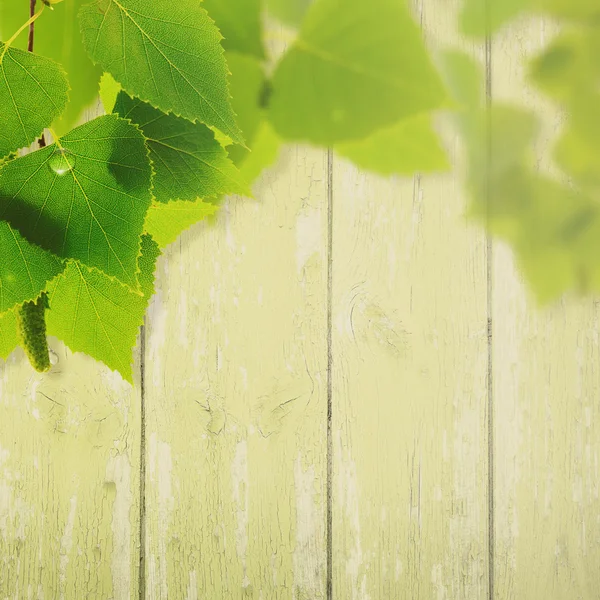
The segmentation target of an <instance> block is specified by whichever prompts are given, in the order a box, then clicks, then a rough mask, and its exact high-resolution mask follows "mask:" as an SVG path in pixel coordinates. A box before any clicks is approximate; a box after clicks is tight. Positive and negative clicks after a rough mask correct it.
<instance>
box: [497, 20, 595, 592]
mask: <svg viewBox="0 0 600 600" xmlns="http://www.w3.org/2000/svg"><path fill="white" fill-rule="evenodd" d="M555 33H556V27H554V26H553V25H552V24H551V23H550V22H546V21H543V20H540V19H523V20H522V21H521V22H519V23H516V24H515V25H513V26H512V27H511V28H510V30H506V31H504V32H502V34H501V35H499V36H498V37H497V39H495V42H494V44H493V51H492V56H491V61H492V82H491V83H492V94H493V96H494V98H495V99H499V100H500V99H501V100H508V101H512V102H515V103H518V104H520V105H522V106H525V107H527V108H532V109H533V110H534V111H535V113H536V114H537V115H538V116H540V117H541V118H542V119H543V131H542V135H541V136H540V139H539V142H538V147H537V150H536V154H537V156H538V158H539V162H540V168H542V169H544V168H550V165H549V164H548V151H549V150H550V149H551V147H552V143H553V142H554V141H555V140H556V139H557V135H558V133H559V130H560V125H561V118H560V115H558V114H557V113H556V111H555V110H554V109H553V107H552V106H551V105H549V104H548V103H544V102H543V101H542V99H541V98H540V97H538V96H537V95H536V94H534V93H533V92H532V91H531V90H529V89H527V88H526V87H525V86H524V85H523V81H524V74H523V64H524V62H523V59H524V58H526V57H531V56H533V55H534V54H535V53H536V52H537V51H539V50H540V48H541V47H542V46H544V45H545V44H546V43H547V42H548V41H549V40H550V38H551V37H552V36H553V35H554V34H555ZM492 281H493V289H492V298H493V307H492V318H493V335H492V344H493V347H492V355H493V378H494V379H493V404H494V428H495V435H494V457H495V458H494V463H495V481H494V489H495V510H494V520H495V527H494V537H495V545H494V551H495V577H494V579H495V587H496V590H495V598H498V599H502V598H527V599H528V600H542V599H543V600H562V599H566V598H569V599H585V600H587V599H592V598H597V597H598V594H599V592H598V581H599V580H600V568H599V566H598V565H600V498H599V487H598V468H599V466H598V460H599V455H600V420H599V418H598V417H599V407H600V405H599V403H598V399H599V395H600V360H599V359H600V356H599V346H598V340H599V334H600V322H599V317H600V311H599V309H598V304H597V302H595V301H594V300H592V299H587V300H577V299H574V298H565V299H564V300H563V301H561V302H558V303H555V304H554V305H552V306H548V307H544V308H538V307H537V306H536V303H535V301H534V300H533V299H532V298H531V296H530V294H529V292H528V290H527V288H526V287H525V286H524V285H523V282H522V281H521V279H520V277H519V274H518V271H517V269H516V267H515V263H514V259H513V256H512V253H511V251H510V250H509V249H508V248H507V247H506V246H505V245H503V244H494V249H493V270H492Z"/></svg>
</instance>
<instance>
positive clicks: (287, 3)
mask: <svg viewBox="0 0 600 600" xmlns="http://www.w3.org/2000/svg"><path fill="white" fill-rule="evenodd" d="M312 2H313V0H267V7H268V9H269V13H271V14H272V15H273V16H274V17H275V18H277V19H279V20H280V21H281V22H283V23H285V24H286V25H291V26H292V27H299V26H300V25H301V23H302V19H304V16H305V15H306V11H307V10H308V8H309V6H310V5H311V3H312Z"/></svg>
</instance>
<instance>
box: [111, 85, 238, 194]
mask: <svg viewBox="0 0 600 600" xmlns="http://www.w3.org/2000/svg"><path fill="white" fill-rule="evenodd" d="M114 110H115V112H116V113H118V114H119V115H120V116H121V117H123V118H124V119H129V120H131V121H132V122H133V123H135V124H137V125H139V127H140V129H141V130H142V132H143V134H144V136H145V137H146V138H147V144H148V148H149V150H150V159H151V160H152V164H153V166H154V179H153V185H154V196H155V198H156V199H157V200H158V201H159V202H169V201H170V200H195V199H196V198H209V197H217V196H220V195H222V194H247V193H249V190H248V185H247V184H246V183H245V181H244V180H243V179H242V177H241V176H240V173H239V171H238V170H237V169H236V168H235V166H234V165H233V163H232V162H231V160H229V158H228V156H227V152H226V151H225V150H224V149H223V147H222V146H221V145H220V144H219V142H217V141H216V140H215V136H214V134H213V132H212V131H211V130H210V129H209V128H208V127H206V126H205V125H202V124H201V123H191V122H190V121H186V120H185V119H182V118H180V117H176V116H175V115H166V114H165V113H163V112H161V111H160V110H158V109H156V108H153V107H152V106H150V105H149V104H146V103H145V102H142V101H141V100H138V99H137V98H136V99H133V98H131V97H130V96H128V95H127V94H126V93H125V92H121V93H120V94H119V95H118V96H117V101H116V103H115V107H114Z"/></svg>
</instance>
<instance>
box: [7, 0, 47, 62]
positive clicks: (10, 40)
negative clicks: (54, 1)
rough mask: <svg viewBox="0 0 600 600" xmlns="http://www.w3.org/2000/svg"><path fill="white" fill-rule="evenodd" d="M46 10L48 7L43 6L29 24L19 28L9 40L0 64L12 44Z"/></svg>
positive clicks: (32, 16)
mask: <svg viewBox="0 0 600 600" xmlns="http://www.w3.org/2000/svg"><path fill="white" fill-rule="evenodd" d="M44 8H46V5H45V4H42V8H40V10H38V11H37V12H36V13H34V14H33V15H31V18H30V19H29V20H28V21H27V23H25V24H24V25H22V26H21V27H19V29H18V31H17V32H16V33H15V34H14V35H13V36H12V37H11V38H10V39H9V40H8V42H5V44H4V49H3V50H2V54H1V55H0V62H2V59H3V58H4V55H5V54H6V51H7V50H8V49H9V48H10V47H11V46H12V44H13V43H14V41H15V40H16V39H17V38H18V37H19V35H21V33H22V32H23V31H25V29H27V28H28V27H31V26H32V25H33V23H34V22H35V21H36V20H37V18H38V17H39V16H40V15H41V14H42V13H43V12H44ZM34 10H35V4H34ZM30 31H31V30H30Z"/></svg>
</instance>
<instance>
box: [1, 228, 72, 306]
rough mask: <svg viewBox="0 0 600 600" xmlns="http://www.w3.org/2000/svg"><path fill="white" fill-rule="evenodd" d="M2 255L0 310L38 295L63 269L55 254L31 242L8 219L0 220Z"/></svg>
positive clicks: (33, 298)
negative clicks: (6, 220) (7, 221)
mask: <svg viewBox="0 0 600 600" xmlns="http://www.w3.org/2000/svg"><path fill="white" fill-rule="evenodd" d="M0 256H1V257H2V261H1V262H0V313H3V312H5V311H7V310H9V309H12V308H14V307H15V306H17V305H18V304H23V303H24V302H27V301H29V300H35V299H36V298H38V297H39V295H40V294H41V293H42V292H43V291H44V289H45V288H46V285H47V284H48V282H49V281H50V280H51V279H53V278H54V277H55V276H56V275H58V274H59V273H60V272H62V271H63V269H64V264H63V262H62V261H60V260H59V259H58V258H57V257H56V256H53V255H52V254H50V253H49V252H46V251H45V250H42V249H41V248H39V247H38V246H34V245H33V244H30V243H29V242H28V241H27V240H26V239H25V238H23V236H21V235H20V234H19V232H18V231H15V230H14V229H13V228H12V227H11V226H10V225H9V224H8V223H6V222H5V221H0Z"/></svg>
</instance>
